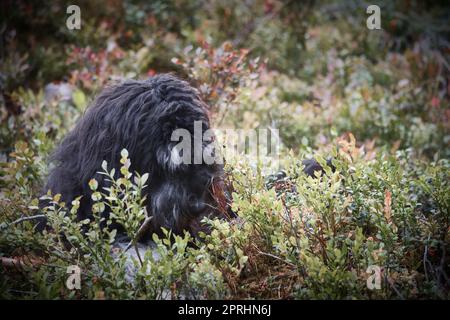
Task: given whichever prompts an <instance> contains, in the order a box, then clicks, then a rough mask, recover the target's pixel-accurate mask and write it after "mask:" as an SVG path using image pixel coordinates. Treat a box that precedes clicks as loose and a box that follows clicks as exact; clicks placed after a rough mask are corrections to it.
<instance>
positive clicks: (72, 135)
mask: <svg viewBox="0 0 450 320" xmlns="http://www.w3.org/2000/svg"><path fill="white" fill-rule="evenodd" d="M195 123H200V124H201V130H202V133H204V132H205V131H207V130H209V129H210V119H209V115H208V107H207V105H206V104H205V103H204V102H203V101H202V100H201V98H200V96H199V93H198V91H197V90H196V89H194V88H193V87H191V86H190V85H189V84H188V83H187V82H185V81H183V80H180V79H178V78H176V77H175V76H173V75H169V74H161V75H157V76H154V77H151V78H149V79H147V80H143V81H136V80H128V81H125V82H123V83H121V84H118V85H114V86H111V87H108V88H106V89H104V90H103V92H102V93H100V95H99V96H98V97H97V98H96V99H95V101H94V102H93V103H92V104H91V106H90V107H89V108H88V109H87V111H86V112H85V114H84V115H83V116H82V117H81V118H80V119H79V121H78V122H77V124H76V126H75V128H74V129H73V130H72V131H70V132H69V133H68V134H67V136H66V137H65V138H64V139H63V140H62V142H61V143H60V145H59V146H58V147H57V149H56V150H55V152H54V153H53V155H52V157H51V162H52V164H53V165H54V167H53V169H51V171H50V173H49V176H48V180H47V184H46V185H45V188H44V193H47V191H48V190H51V192H52V194H57V193H59V194H61V200H62V201H64V202H65V203H67V204H70V203H71V202H72V200H74V199H75V198H76V197H78V196H83V197H82V198H81V200H80V207H79V210H78V213H77V218H78V219H80V220H81V219H91V218H92V213H91V208H92V205H93V202H92V200H91V195H92V191H91V190H90V188H89V180H90V179H92V178H95V179H96V180H97V182H98V190H103V188H107V187H109V182H108V181H107V179H105V176H103V175H101V174H99V173H98V170H99V168H101V164H102V162H103V161H104V160H106V161H107V162H108V166H109V167H110V168H116V172H118V171H119V170H118V169H119V168H120V166H121V164H120V151H121V150H122V149H124V148H125V149H127V150H128V154H129V158H130V159H131V167H130V168H129V171H130V172H138V173H139V174H144V173H149V178H148V180H147V181H148V186H147V187H146V188H145V189H144V192H145V193H146V194H145V195H146V198H147V199H148V200H147V203H146V209H147V213H148V215H149V216H151V217H152V218H151V223H150V226H149V228H148V230H147V231H146V235H145V236H144V237H143V238H142V239H141V240H142V243H145V242H146V241H147V240H148V239H151V234H152V233H160V231H161V228H162V227H164V228H165V229H168V230H171V231H172V232H173V233H174V234H181V233H182V232H183V230H187V231H189V232H190V233H191V234H193V235H194V236H195V235H197V234H198V232H199V231H207V230H206V229H205V226H204V225H202V223H201V220H202V219H203V218H204V217H220V218H224V219H233V218H236V215H235V214H234V213H233V212H232V211H231V206H230V202H231V197H230V191H229V190H228V188H227V187H226V185H225V183H224V172H223V165H222V164H219V163H209V164H208V163H206V162H201V163H195V161H194V160H195V159H188V160H190V161H187V162H186V161H185V162H181V163H179V162H177V163H174V161H173V154H174V153H173V150H174V147H175V145H176V144H177V143H178V142H177V141H172V139H171V137H172V134H173V132H174V131H175V130H179V129H182V130H185V132H188V133H189V134H190V135H193V134H194V125H195ZM191 141H192V143H194V141H195V139H194V138H193V139H191ZM201 143H202V145H201V149H202V150H204V149H205V148H208V142H207V141H206V142H205V141H202V142H201ZM193 148H195V146H193ZM179 156H181V155H179ZM184 159H185V158H184ZM305 161H306V162H304V164H305V172H306V173H307V174H309V175H311V176H313V175H314V171H315V170H319V171H321V170H322V168H321V167H320V165H319V164H318V163H317V162H315V161H314V160H305ZM41 205H46V204H45V203H42V204H41ZM109 214H110V212H109V211H108V208H106V210H105V211H104V212H103V213H102V215H103V216H104V217H108V216H109ZM44 227H45V221H41V222H40V223H39V227H38V229H42V228H44ZM110 227H111V228H115V229H117V231H118V234H120V233H123V232H124V230H123V229H122V228H121V226H120V225H118V224H112V225H111V226H110ZM123 245H124V244H123V243H121V242H119V243H118V247H120V248H123ZM140 248H141V250H144V251H145V249H146V248H145V246H144V245H143V244H142V245H140ZM131 251H133V250H131Z"/></svg>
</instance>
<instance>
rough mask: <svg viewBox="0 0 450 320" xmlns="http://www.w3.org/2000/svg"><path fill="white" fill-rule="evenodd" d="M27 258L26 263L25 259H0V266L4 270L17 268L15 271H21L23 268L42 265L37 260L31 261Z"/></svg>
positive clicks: (41, 262)
mask: <svg viewBox="0 0 450 320" xmlns="http://www.w3.org/2000/svg"><path fill="white" fill-rule="evenodd" d="M26 258H27V260H28V261H27V262H25V257H17V258H8V257H1V258H0V265H2V266H3V267H5V268H17V269H23V268H24V267H27V266H31V267H36V266H39V265H41V264H43V261H41V260H38V259H31V258H28V257H26Z"/></svg>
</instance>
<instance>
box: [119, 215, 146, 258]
mask: <svg viewBox="0 0 450 320" xmlns="http://www.w3.org/2000/svg"><path fill="white" fill-rule="evenodd" d="M152 218H153V217H146V218H145V220H144V222H143V223H142V225H141V226H140V227H139V229H138V231H137V232H136V235H135V236H134V238H133V239H132V240H131V241H130V243H128V245H127V247H126V248H125V252H127V251H128V250H129V249H130V248H131V247H132V246H133V245H134V244H135V243H137V242H138V241H139V239H141V238H142V237H143V236H144V233H145V232H146V231H148V229H150V226H151V225H150V222H151V220H152Z"/></svg>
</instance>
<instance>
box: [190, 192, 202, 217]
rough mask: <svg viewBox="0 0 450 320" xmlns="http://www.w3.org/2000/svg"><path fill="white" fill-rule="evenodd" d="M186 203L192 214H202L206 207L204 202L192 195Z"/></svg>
mask: <svg viewBox="0 0 450 320" xmlns="http://www.w3.org/2000/svg"><path fill="white" fill-rule="evenodd" d="M188 201H189V209H190V211H191V212H193V213H198V212H202V211H203V210H204V209H205V207H206V204H205V202H204V201H203V200H202V199H199V198H198V197H196V196H194V195H190V196H189V199H188Z"/></svg>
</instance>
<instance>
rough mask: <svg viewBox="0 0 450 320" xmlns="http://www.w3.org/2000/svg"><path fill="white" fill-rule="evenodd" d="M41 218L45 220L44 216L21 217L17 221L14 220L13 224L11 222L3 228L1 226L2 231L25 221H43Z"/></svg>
mask: <svg viewBox="0 0 450 320" xmlns="http://www.w3.org/2000/svg"><path fill="white" fill-rule="evenodd" d="M43 218H46V215H45V214H37V215H35V216H27V217H22V218H19V219H17V220H14V221H13V222H11V223H9V224H6V226H5V225H3V226H2V229H3V228H5V229H6V228H7V227H9V226H11V225H15V224H19V223H22V222H25V221H29V220H36V219H43Z"/></svg>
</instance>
